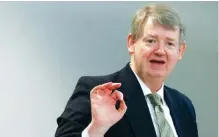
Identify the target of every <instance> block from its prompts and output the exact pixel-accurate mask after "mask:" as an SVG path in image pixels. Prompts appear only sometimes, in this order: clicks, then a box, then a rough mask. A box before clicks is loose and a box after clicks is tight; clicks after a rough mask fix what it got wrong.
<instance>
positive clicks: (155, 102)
mask: <svg viewBox="0 0 219 137" xmlns="http://www.w3.org/2000/svg"><path fill="white" fill-rule="evenodd" d="M147 97H148V98H149V100H150V101H151V104H152V105H153V106H154V107H155V106H159V105H161V104H162V99H161V97H160V96H159V95H158V94H157V93H153V94H148V95H147Z"/></svg>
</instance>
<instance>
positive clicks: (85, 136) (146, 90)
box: [82, 71, 178, 137]
mask: <svg viewBox="0 0 219 137" xmlns="http://www.w3.org/2000/svg"><path fill="white" fill-rule="evenodd" d="M133 72H134V71H133ZM134 74H135V76H136V78H137V80H138V82H139V84H140V86H141V89H142V91H143V93H144V96H145V97H146V96H147V95H148V94H151V93H152V92H151V90H150V89H149V88H148V87H147V85H146V84H145V83H144V82H143V81H142V80H141V79H140V78H139V77H138V76H137V74H136V73H135V72H134ZM163 89H164V84H163V85H162V87H161V88H160V89H159V90H158V91H157V93H158V94H159V95H160V96H161V99H162V101H163V104H162V106H161V107H162V108H163V111H164V116H165V118H166V119H167V121H168V122H169V124H170V126H171V128H172V130H173V133H174V135H175V137H178V135H177V133H176V130H175V127H174V124H173V120H172V118H171V115H170V110H169V108H168V106H167V104H166V102H165V100H164V90H163ZM146 101H147V105H148V108H149V111H150V114H151V119H152V122H153V125H154V128H155V132H156V135H157V137H160V133H159V128H158V124H157V119H156V114H155V111H154V108H153V106H152V104H151V102H150V100H149V98H146ZM82 137H89V134H88V131H87V128H85V129H84V130H83V132H82Z"/></svg>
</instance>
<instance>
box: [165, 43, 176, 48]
mask: <svg viewBox="0 0 219 137" xmlns="http://www.w3.org/2000/svg"><path fill="white" fill-rule="evenodd" d="M167 45H168V46H170V47H172V46H173V47H174V46H175V44H174V43H173V42H168V43H167Z"/></svg>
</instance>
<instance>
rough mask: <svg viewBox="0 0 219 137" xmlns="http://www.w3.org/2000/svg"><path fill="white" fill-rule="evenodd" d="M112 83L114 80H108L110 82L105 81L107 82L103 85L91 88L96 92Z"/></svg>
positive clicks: (93, 92) (92, 91)
mask: <svg viewBox="0 0 219 137" xmlns="http://www.w3.org/2000/svg"><path fill="white" fill-rule="evenodd" d="M111 84H112V82H108V83H105V84H102V85H98V86H95V87H94V88H93V89H92V90H91V94H96V93H97V91H98V90H103V89H104V87H105V86H109V85H111Z"/></svg>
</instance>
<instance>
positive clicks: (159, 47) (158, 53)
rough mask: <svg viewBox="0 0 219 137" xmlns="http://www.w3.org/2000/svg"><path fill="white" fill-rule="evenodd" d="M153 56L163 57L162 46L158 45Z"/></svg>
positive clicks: (163, 50)
mask: <svg viewBox="0 0 219 137" xmlns="http://www.w3.org/2000/svg"><path fill="white" fill-rule="evenodd" d="M155 54H156V55H158V56H164V55H165V49H164V44H162V43H159V44H158V45H157V47H156V49H155Z"/></svg>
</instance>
